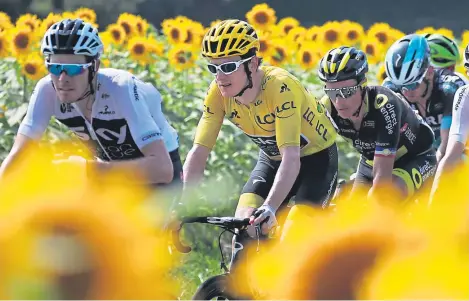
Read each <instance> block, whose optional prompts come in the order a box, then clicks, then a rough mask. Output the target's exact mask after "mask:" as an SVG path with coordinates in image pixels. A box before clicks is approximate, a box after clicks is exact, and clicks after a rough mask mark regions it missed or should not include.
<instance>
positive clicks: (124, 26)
mask: <svg viewBox="0 0 469 301" xmlns="http://www.w3.org/2000/svg"><path fill="white" fill-rule="evenodd" d="M121 26H122V28H124V31H125V33H126V34H129V33H130V25H129V24H128V23H125V22H122V23H121Z"/></svg>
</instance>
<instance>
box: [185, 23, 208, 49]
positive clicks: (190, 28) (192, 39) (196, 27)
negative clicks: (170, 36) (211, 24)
mask: <svg viewBox="0 0 469 301" xmlns="http://www.w3.org/2000/svg"><path fill="white" fill-rule="evenodd" d="M186 32H187V38H186V39H185V40H184V43H185V44H191V45H194V46H197V47H199V46H200V45H201V43H202V39H203V37H204V34H205V28H204V26H203V25H202V24H201V23H199V22H195V21H192V20H190V21H189V22H188V23H187V25H186Z"/></svg>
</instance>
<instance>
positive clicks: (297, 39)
mask: <svg viewBox="0 0 469 301" xmlns="http://www.w3.org/2000/svg"><path fill="white" fill-rule="evenodd" d="M286 39H287V40H288V41H291V42H293V43H296V44H300V43H301V42H303V41H304V40H305V39H306V28H304V27H302V26H297V27H295V28H292V29H291V30H290V31H289V32H288V34H287V37H286Z"/></svg>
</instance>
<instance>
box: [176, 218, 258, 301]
mask: <svg viewBox="0 0 469 301" xmlns="http://www.w3.org/2000/svg"><path fill="white" fill-rule="evenodd" d="M180 221H181V224H180V227H179V229H178V230H173V231H172V233H171V236H172V241H173V244H174V246H175V247H176V249H177V250H178V251H179V252H181V253H189V252H190V251H191V250H192V248H191V247H190V246H186V245H183V244H182V243H181V241H180V236H179V234H180V231H181V229H182V227H183V225H184V224H190V223H202V224H210V225H214V226H218V227H220V228H222V229H224V231H223V232H222V233H220V235H219V237H218V247H219V250H220V255H221V260H220V267H221V268H222V269H223V271H224V273H223V274H220V275H215V276H212V277H210V278H208V279H207V280H205V281H204V282H203V283H202V284H201V285H200V286H199V287H198V288H197V291H196V292H195V294H194V295H193V297H192V300H211V299H213V298H216V299H217V300H224V299H226V300H240V299H246V298H245V297H241V296H240V295H239V294H237V293H236V291H237V289H236V284H235V283H234V281H232V279H233V277H232V270H233V267H234V266H235V265H236V264H237V263H238V261H235V260H233V259H234V257H237V256H238V255H239V252H240V251H241V250H243V249H244V246H243V244H242V243H241V242H239V241H237V242H236V243H235V246H234V248H233V256H232V260H231V264H230V268H228V267H227V265H226V263H225V257H224V255H223V250H222V246H221V237H222V235H223V234H224V233H225V232H230V233H232V234H233V235H235V236H239V235H240V233H243V232H242V231H243V230H246V227H247V226H248V225H249V218H235V217H211V216H203V217H184V218H182V219H181V220H180ZM260 233H261V230H260V227H259V226H256V236H257V243H258V246H259V242H260V239H261V234H260ZM252 291H253V295H256V293H257V292H256V291H255V290H254V289H252ZM248 299H253V297H252V296H251V297H249V298H248Z"/></svg>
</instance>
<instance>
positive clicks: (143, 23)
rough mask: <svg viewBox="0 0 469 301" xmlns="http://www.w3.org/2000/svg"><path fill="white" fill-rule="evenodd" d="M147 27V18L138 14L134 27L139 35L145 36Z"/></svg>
mask: <svg viewBox="0 0 469 301" xmlns="http://www.w3.org/2000/svg"><path fill="white" fill-rule="evenodd" d="M149 27H150V25H149V24H148V22H147V20H145V19H143V18H142V17H140V16H136V17H135V28H136V30H137V33H138V34H139V35H140V36H142V37H144V36H146V35H147V31H148V28H149Z"/></svg>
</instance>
